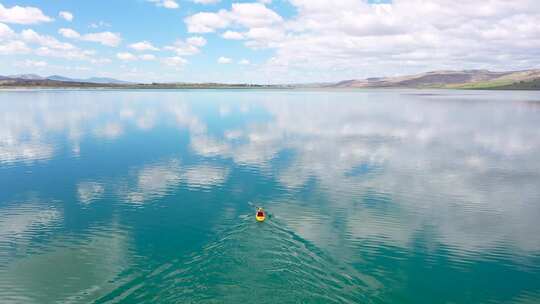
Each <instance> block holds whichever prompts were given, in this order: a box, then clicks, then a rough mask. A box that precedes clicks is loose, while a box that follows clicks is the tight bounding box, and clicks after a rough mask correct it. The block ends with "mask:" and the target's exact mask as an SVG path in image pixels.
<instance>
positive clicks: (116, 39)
mask: <svg viewBox="0 0 540 304" xmlns="http://www.w3.org/2000/svg"><path fill="white" fill-rule="evenodd" d="M82 40H84V41H92V42H98V43H101V44H103V45H105V46H111V47H116V46H118V45H119V44H120V42H121V41H122V38H121V37H120V34H118V33H111V32H100V33H90V34H86V35H83V36H82Z"/></svg>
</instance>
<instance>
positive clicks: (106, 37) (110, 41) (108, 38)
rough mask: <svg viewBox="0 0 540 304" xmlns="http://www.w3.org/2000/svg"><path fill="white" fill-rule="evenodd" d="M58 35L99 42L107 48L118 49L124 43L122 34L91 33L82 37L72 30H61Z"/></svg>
mask: <svg viewBox="0 0 540 304" xmlns="http://www.w3.org/2000/svg"><path fill="white" fill-rule="evenodd" d="M58 33H59V34H60V35H62V36H64V37H65V38H70V39H79V40H83V41H90V42H97V43H100V44H102V45H105V46H111V47H116V46H118V45H119V44H120V42H121V41H122V38H121V37H120V34H118V33H111V32H99V33H89V34H84V35H81V34H79V33H78V32H77V31H75V30H73V29H70V28H61V29H59V30H58Z"/></svg>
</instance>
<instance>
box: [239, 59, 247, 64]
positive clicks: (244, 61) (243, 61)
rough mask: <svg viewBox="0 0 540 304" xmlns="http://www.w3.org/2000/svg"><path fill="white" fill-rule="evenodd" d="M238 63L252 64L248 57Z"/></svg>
mask: <svg viewBox="0 0 540 304" xmlns="http://www.w3.org/2000/svg"><path fill="white" fill-rule="evenodd" d="M238 63H239V64H241V65H249V64H250V62H249V60H247V59H242V60H240V61H239V62H238Z"/></svg>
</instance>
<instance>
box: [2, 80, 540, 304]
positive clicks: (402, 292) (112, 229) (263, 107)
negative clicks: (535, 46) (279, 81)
mask: <svg viewBox="0 0 540 304" xmlns="http://www.w3.org/2000/svg"><path fill="white" fill-rule="evenodd" d="M255 206H262V207H264V208H265V210H266V211H267V213H268V217H269V218H268V219H267V220H266V221H265V222H263V223H258V222H256V221H255V216H254V215H255V209H254V207H255ZM539 223H540V92H525V91H523V92H517V91H515V92H508V91H507V92H503V91H450V90H449V91H445V90H382V89H381V90H377V89H375V90H358V91H323V90H313V91H309V90H306V91H301V90H291V91H287V90H183V91H182V90H178V91H157V90H156V91H152V90H145V91H136V90H133V91H115V90H111V91H106V90H104V91H99V90H95V91H93V90H88V91H85V90H71V91H69V90H66V91H63V90H21V91H1V92H0V302H1V303H538V302H540V224H539Z"/></svg>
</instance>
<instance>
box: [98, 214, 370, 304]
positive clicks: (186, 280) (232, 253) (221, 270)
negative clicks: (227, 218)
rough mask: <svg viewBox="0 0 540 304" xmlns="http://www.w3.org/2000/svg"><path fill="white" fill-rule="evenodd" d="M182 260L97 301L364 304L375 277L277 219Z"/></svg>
mask: <svg viewBox="0 0 540 304" xmlns="http://www.w3.org/2000/svg"><path fill="white" fill-rule="evenodd" d="M216 239H217V240H216V241H215V242H213V243H210V244H208V245H206V246H205V247H204V248H202V250H201V251H200V252H197V253H195V254H193V255H191V256H190V257H189V258H188V259H186V260H181V261H180V260H177V261H173V262H171V263H168V264H166V265H160V266H157V267H155V268H154V269H153V270H152V271H150V272H149V273H148V274H145V275H143V276H138V277H135V278H132V277H130V279H129V280H128V281H127V282H125V280H123V281H124V283H123V284H122V285H121V286H119V287H118V288H117V289H116V290H114V291H113V292H111V293H110V294H108V295H107V296H105V297H103V298H102V299H100V300H99V301H98V303H109V302H125V303H127V302H133V301H136V302H160V303H242V302H245V303H250V302H254V301H256V302H257V303H283V302H297V303H300V302H304V303H307V302H309V303H358V302H362V303H367V302H370V301H373V300H374V297H373V295H371V297H368V292H369V291H370V290H372V289H373V286H372V285H373V279H372V278H370V277H368V276H364V275H362V274H360V273H358V272H356V271H355V270H353V269H350V268H349V267H348V266H346V265H344V264H342V263H340V262H339V261H336V260H333V259H332V258H330V257H329V256H328V255H326V254H325V253H324V252H323V251H321V250H320V249H318V248H317V247H315V246H313V245H312V244H311V243H309V242H307V241H306V240H304V239H302V238H301V237H299V236H298V235H296V234H295V233H293V232H291V231H290V230H288V229H287V228H285V227H284V226H283V224H282V223H280V222H279V221H276V220H268V221H266V222H265V223H262V224H260V223H256V222H254V221H253V219H252V218H251V217H247V216H246V217H242V218H241V223H239V224H238V225H236V226H234V227H232V228H230V229H228V230H226V231H223V232H221V233H220V234H219V235H218V237H217V238H216Z"/></svg>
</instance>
